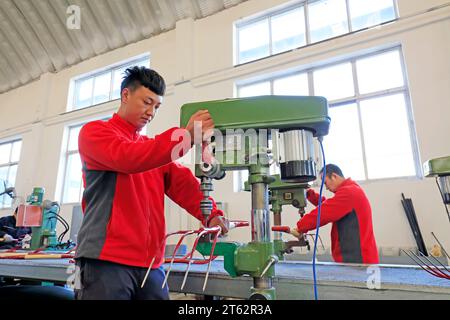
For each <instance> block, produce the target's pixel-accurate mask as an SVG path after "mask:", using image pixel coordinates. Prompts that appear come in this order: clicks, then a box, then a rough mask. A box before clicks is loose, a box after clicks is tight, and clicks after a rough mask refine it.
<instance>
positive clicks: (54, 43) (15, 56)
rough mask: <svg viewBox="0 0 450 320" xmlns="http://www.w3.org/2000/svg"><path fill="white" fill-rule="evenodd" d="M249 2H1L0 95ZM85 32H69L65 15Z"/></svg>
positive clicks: (227, 0) (188, 0)
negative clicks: (74, 14)
mask: <svg viewBox="0 0 450 320" xmlns="http://www.w3.org/2000/svg"><path fill="white" fill-rule="evenodd" d="M244 1H246V0H39V1H30V0H0V93H3V92H6V91H9V90H11V89H14V88H17V87H18V86H21V85H24V84H26V83H29V82H30V81H33V80H35V79H37V78H39V77H40V76H41V75H42V74H43V73H46V72H58V71H60V70H62V69H64V68H67V67H69V66H71V65H74V64H76V63H79V62H80V61H83V60H86V59H90V58H92V57H94V56H96V55H99V54H102V53H105V52H107V51H110V50H114V49H116V48H119V47H123V46H125V45H127V44H129V43H134V42H136V41H140V40H143V39H147V38H150V37H152V36H154V35H157V34H159V33H161V32H165V31H168V30H171V29H173V28H175V25H176V22H177V21H178V20H182V19H186V18H193V19H201V18H204V17H206V16H209V15H212V14H214V13H217V12H219V11H221V10H224V9H226V8H229V7H231V6H234V5H237V4H239V3H241V2H244ZM70 5H76V6H78V7H79V8H80V11H81V29H79V30H69V29H68V28H67V27H66V22H67V18H68V16H69V15H68V14H67V9H68V7H69V6H70Z"/></svg>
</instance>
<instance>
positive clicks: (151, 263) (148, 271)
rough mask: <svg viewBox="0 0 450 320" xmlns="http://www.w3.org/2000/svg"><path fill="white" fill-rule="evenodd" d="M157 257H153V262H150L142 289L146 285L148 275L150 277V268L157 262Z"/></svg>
mask: <svg viewBox="0 0 450 320" xmlns="http://www.w3.org/2000/svg"><path fill="white" fill-rule="evenodd" d="M155 258H156V257H153V259H152V262H150V265H149V266H148V269H147V272H146V273H145V277H144V280H142V284H141V289H142V288H143V287H144V285H145V281H147V277H148V275H149V274H150V270H152V267H153V263H155ZM163 287H164V286H163Z"/></svg>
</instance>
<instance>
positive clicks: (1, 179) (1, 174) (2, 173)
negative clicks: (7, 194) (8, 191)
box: [0, 166, 9, 190]
mask: <svg viewBox="0 0 450 320" xmlns="http://www.w3.org/2000/svg"><path fill="white" fill-rule="evenodd" d="M8 168H9V166H5V167H0V183H1V186H0V190H3V187H4V183H5V182H8Z"/></svg>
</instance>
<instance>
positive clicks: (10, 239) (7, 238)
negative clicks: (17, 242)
mask: <svg viewBox="0 0 450 320" xmlns="http://www.w3.org/2000/svg"><path fill="white" fill-rule="evenodd" d="M13 241H14V238H13V237H12V236H10V235H9V234H5V235H4V236H3V242H13Z"/></svg>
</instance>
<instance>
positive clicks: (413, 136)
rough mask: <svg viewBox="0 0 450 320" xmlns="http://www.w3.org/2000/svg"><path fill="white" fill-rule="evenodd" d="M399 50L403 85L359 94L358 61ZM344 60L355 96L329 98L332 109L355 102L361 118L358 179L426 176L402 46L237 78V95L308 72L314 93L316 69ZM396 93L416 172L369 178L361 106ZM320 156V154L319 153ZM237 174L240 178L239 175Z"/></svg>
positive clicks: (369, 180)
mask: <svg viewBox="0 0 450 320" xmlns="http://www.w3.org/2000/svg"><path fill="white" fill-rule="evenodd" d="M395 51H397V52H398V53H399V62H400V65H401V68H402V77H403V86H400V87H396V88H389V89H384V90H379V91H375V92H370V93H365V94H360V93H359V84H358V77H357V68H356V62H357V61H358V60H361V59H364V58H368V57H373V56H377V55H381V54H384V53H387V52H395ZM343 63H351V65H352V77H353V86H354V91H355V93H354V96H352V97H346V98H342V99H336V100H332V101H329V102H328V103H329V108H334V107H339V105H344V104H349V103H355V104H356V107H357V110H358V119H359V128H360V138H361V143H362V145H361V147H362V153H363V165H364V175H365V179H364V180H358V182H360V183H362V184H365V183H371V182H376V181H387V180H399V179H413V180H416V179H423V172H422V167H421V162H420V153H419V144H418V139H417V133H416V130H415V128H416V126H415V121H414V116H413V110H412V101H411V96H410V91H409V85H408V80H407V70H406V64H405V59H404V55H403V50H402V47H401V45H395V46H390V47H387V48H382V49H377V48H375V49H372V50H371V51H370V52H366V53H363V54H358V53H355V54H353V55H352V56H348V57H345V58H341V59H337V60H333V62H326V61H324V62H323V63H319V64H315V65H314V66H312V67H308V68H305V69H296V70H295V71H292V70H286V71H285V72H283V73H277V74H275V75H272V76H270V75H268V76H266V77H263V78H261V77H258V79H257V80H255V81H251V80H250V81H249V80H243V81H237V82H235V87H236V90H235V92H236V95H237V97H239V92H240V89H241V88H242V87H245V86H250V85H254V84H257V83H261V82H267V81H269V82H270V93H269V94H273V83H274V81H275V80H277V79H280V78H285V77H289V76H292V75H296V74H304V73H306V74H307V76H308V84H309V95H310V96H314V78H313V73H314V71H316V70H319V69H322V68H329V67H332V66H335V65H339V64H343ZM396 94H403V96H404V99H405V106H406V117H407V121H408V131H409V132H408V133H409V137H410V143H411V149H412V157H413V161H414V168H415V174H413V175H409V176H396V177H386V178H376V179H369V178H368V168H367V154H366V153H367V152H366V145H365V141H364V132H363V130H364V127H363V123H362V116H361V107H360V102H361V101H364V100H368V99H371V98H382V97H386V96H391V95H396ZM318 156H319V158H320V159H321V155H320V154H319V155H318ZM235 177H240V175H236V176H235Z"/></svg>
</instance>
